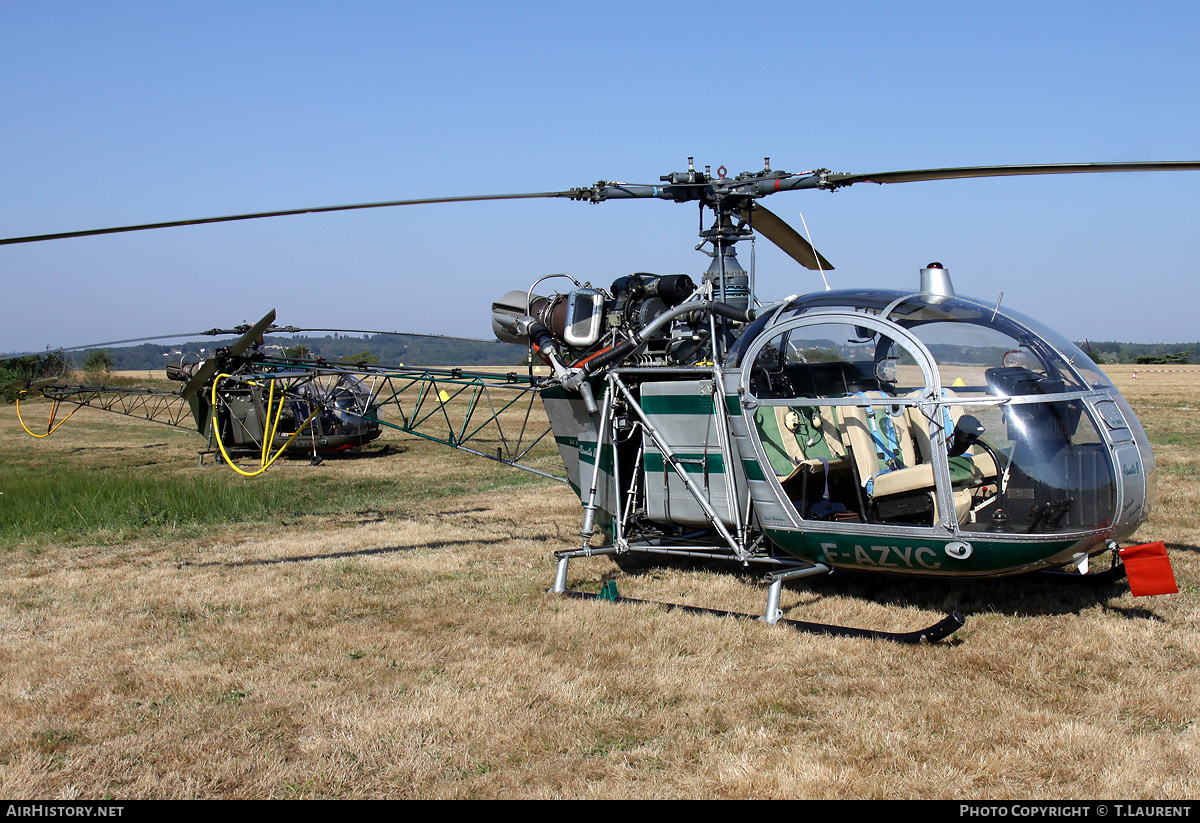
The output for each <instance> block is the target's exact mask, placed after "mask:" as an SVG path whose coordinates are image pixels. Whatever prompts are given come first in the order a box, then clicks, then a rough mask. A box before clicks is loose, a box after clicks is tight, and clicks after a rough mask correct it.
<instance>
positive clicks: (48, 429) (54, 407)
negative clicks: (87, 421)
mask: <svg viewBox="0 0 1200 823" xmlns="http://www.w3.org/2000/svg"><path fill="white" fill-rule="evenodd" d="M25 394H29V392H27V391H20V392H17V420H19V421H20V422H21V428H23V429H24V430H25V433H26V434H28V435H29V436H30V437H49V436H50V435H52V434H54V433H55V432H56V431H58V429H59V426H61V425H62V424H63V423H66V422H67V421H68V420H70V419H71V414H74V413H75V412H77V411H79V410H80V409H82V408H83V406H76V407H75V408H73V409H71V414H68V415H67V416H66V417H64V418H63V419H62V420H59V421H58V425H57V426H56V425H54V415H55V414H57V413H58V401H57V400H55V401H54V405H52V406H51V407H50V422H49V423H47V424H46V433H45V434H34V433H33V432H31V431H30V430H29V427H28V426H26V425H25V419H24V418H22V417H21V396H22V395H25Z"/></svg>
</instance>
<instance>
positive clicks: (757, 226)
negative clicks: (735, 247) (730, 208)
mask: <svg viewBox="0 0 1200 823" xmlns="http://www.w3.org/2000/svg"><path fill="white" fill-rule="evenodd" d="M742 220H745V221H746V222H748V223H750V224H751V226H753V227H754V230H755V231H756V232H758V233H759V234H761V235H762V236H763V237H765V238H767V239H768V240H770V241H771V242H772V243H774V244H775V245H776V246H779V248H781V249H783V250H784V252H786V253H787V255H788V256H789V257H791V258H792V259H793V260H795V261H796V262H797V263H799V264H800V265H801V266H804V267H805V268H806V269H813V270H820V271H832V270H833V265H832V264H831V263H830V262H829V261H828V260H826V259H825V257H824V256H823V255H822V254H821V253H820V252H819V251H817V250H816V249H814V248H813V247H812V244H811V243H809V242H808V241H807V240H805V239H804V238H803V237H801V236H800V232H798V231H796V230H795V229H793V228H792V227H791V226H789V225H788V224H787V221H785V220H784V219H783V218H782V217H780V216H779V215H777V214H775V213H774V212H772V211H770V210H769V209H768V208H767V207H766V206H764V205H762V204H761V203H755V204H754V209H753V211H751V210H750V209H743V210H742Z"/></svg>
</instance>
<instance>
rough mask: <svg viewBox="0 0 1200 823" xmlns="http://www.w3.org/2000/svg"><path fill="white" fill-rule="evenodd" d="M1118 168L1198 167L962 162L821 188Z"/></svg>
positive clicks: (829, 178) (1181, 167)
mask: <svg viewBox="0 0 1200 823" xmlns="http://www.w3.org/2000/svg"><path fill="white" fill-rule="evenodd" d="M1121 171H1200V162H1195V161H1190V160H1170V161H1165V162H1160V161H1149V162H1138V163H1044V164H1035V165H1025V166H962V167H959V168H945V169H913V170H911V171H884V172H876V173H874V174H839V173H830V174H827V175H825V177H824V180H823V181H822V182H821V186H820V187H821V188H825V189H837V188H841V187H842V186H850V185H853V184H855V183H914V182H917V181H921V180H958V179H962V178H968V177H1017V176H1020V175H1029V174H1087V173H1095V172H1121Z"/></svg>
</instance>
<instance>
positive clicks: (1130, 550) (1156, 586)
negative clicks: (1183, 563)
mask: <svg viewBox="0 0 1200 823" xmlns="http://www.w3.org/2000/svg"><path fill="white" fill-rule="evenodd" d="M1118 554H1120V555H1121V560H1122V562H1124V563H1125V574H1126V575H1127V576H1128V577H1129V591H1131V592H1132V593H1133V596H1134V597H1146V596H1147V595H1151V594H1174V593H1175V592H1177V591H1179V586H1177V585H1176V584H1175V572H1173V571H1172V570H1171V560H1170V558H1168V557H1167V547H1166V545H1164V544H1163V542H1162V541H1161V540H1160V541H1159V542H1157V543H1143V544H1141V545H1140V546H1126V547H1125V548H1123V549H1120V550H1119V551H1118Z"/></svg>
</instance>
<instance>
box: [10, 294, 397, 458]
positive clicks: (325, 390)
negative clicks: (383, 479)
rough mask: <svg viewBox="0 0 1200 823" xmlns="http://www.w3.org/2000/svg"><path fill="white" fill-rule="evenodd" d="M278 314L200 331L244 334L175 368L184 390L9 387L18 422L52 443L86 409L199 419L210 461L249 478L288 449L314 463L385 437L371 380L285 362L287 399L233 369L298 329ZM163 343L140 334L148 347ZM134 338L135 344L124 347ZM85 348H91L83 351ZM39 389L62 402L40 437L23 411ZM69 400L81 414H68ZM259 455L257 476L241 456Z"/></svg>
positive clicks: (163, 419) (173, 375)
mask: <svg viewBox="0 0 1200 823" xmlns="http://www.w3.org/2000/svg"><path fill="white" fill-rule="evenodd" d="M274 320H275V313H274V311H271V312H269V313H268V314H267V316H265V317H263V318H262V319H261V320H260V321H258V322H257V323H255V324H254V325H253V326H251V325H249V324H243V325H242V326H239V327H237V328H235V329H210V330H208V331H204V332H196V333H195V334H197V335H200V334H203V335H209V336H219V335H225V334H238V335H240V336H239V337H238V338H237V339H236V340H235V341H234V342H233V343H231V344H230V345H229V346H223V347H218V349H217V350H216V352H215V354H214V356H212V357H210V358H208V359H205V360H201V359H200V358H199V357H198V356H196V355H184V356H183V357H181V358H180V359H179V360H178V361H177V362H175V363H172V364H170V365H168V366H167V368H166V376H167V378H168V379H170V380H173V381H175V382H178V383H180V384H181V386H180V388H179V389H178V390H175V391H171V390H168V389H158V388H134V387H125V386H99V385H72V384H69V383H63V382H60V381H59V380H58V379H55V378H49V379H41V380H32V381H26V382H25V383H23V384H22V383H17V384H13V385H11V386H9V387H8V388H9V389H12V390H16V391H17V395H16V408H17V417H18V420H19V421H20V424H21V427H22V428H23V429H24V430H25V432H26V433H27V434H29V435H31V436H33V437H48V436H49V435H51V434H53V433H54V432H55V431H57V430H58V429H59V428H60V427H61V426H62V425H63V424H64V423H66V421H67V420H68V419H69V418H70V416H71V415H73V414H74V413H75V411H77V410H78V409H79V408H83V407H85V406H87V407H92V408H97V409H101V410H103V411H108V412H114V413H117V414H122V415H125V416H128V417H137V418H141V419H145V420H149V421H151V422H155V423H161V424H164V425H168V426H172V427H177V426H180V425H185V424H186V421H187V418H188V417H189V416H190V417H191V418H192V419H193V421H194V423H195V426H196V429H197V431H198V432H199V433H200V435H201V436H202V437H204V438H205V440H206V441H207V448H206V449H203V450H201V451H200V452H199V457H200V462H201V464H203V462H204V458H205V456H206V455H210V454H212V455H219V456H220V458H222V459H223V460H224V462H225V463H226V464H227V465H229V466H230V467H232V468H233V469H234V470H235V471H238V472H240V473H242V474H261V473H262V472H263V471H265V470H266V469H267V468H268V467H269V466H270V464H271V463H273V462H274V461H275V460H276V459H278V458H279V457H280V456H281V455H283V454H285V453H290V454H302V455H311V459H312V461H313V463H314V464H318V463H320V462H321V460H322V459H323V458H322V456H321V455H326V454H330V453H336V452H342V451H345V450H347V449H354V448H358V447H361V446H364V445H366V444H367V443H370V442H371V441H372V440H375V439H376V438H378V437H379V435H380V434H381V433H382V430H381V429H380V427H379V425H378V423H376V422H374V421H373V420H372V416H373V411H374V410H373V405H372V403H373V400H372V397H373V392H372V391H371V389H370V387H369V386H367V385H366V384H365V383H363V381H362V380H361V379H359V378H358V377H356V376H354V375H352V374H346V373H338V372H337V371H336V370H325V371H322V372H317V371H314V370H313V368H312V366H314V365H320V364H321V361H315V360H311V359H302V358H284V359H283V361H282V364H281V366H282V367H283V368H291V369H293V370H295V371H296V372H297V374H298V375H301V377H300V378H299V379H298V380H293V381H291V385H290V387H289V388H290V390H289V391H288V392H287V394H286V396H285V395H284V394H283V393H282V392H281V393H280V395H279V398H278V400H276V398H275V393H274V388H275V386H274V384H273V383H270V382H263V381H256V380H253V379H250V378H247V377H246V376H245V375H244V374H243V375H242V376H241V377H239V378H238V379H231V378H232V375H230V374H228V372H244V371H245V364H247V363H248V362H251V361H252V360H254V359H257V353H258V352H259V349H260V348H261V346H262V344H263V341H264V338H263V335H264V333H265V332H268V331H286V332H294V331H298V329H295V328H293V327H288V328H280V327H278V326H275V325H274ZM147 339H159V338H139V339H138V341H141V340H147ZM117 342H130V341H117ZM79 348H85V347H79ZM30 392H34V393H37V394H39V395H41V396H43V397H45V398H46V399H48V400H50V401H52V403H53V405H52V406H51V411H50V416H49V420H48V422H47V423H46V430H45V432H44V433H39V432H35V431H33V430H32V429H31V428H30V427H29V425H28V424H27V423H26V421H25V419H24V417H23V416H22V414H21V406H20V402H21V397H22V396H24V395H25V394H28V393H30ZM61 404H67V405H69V406H74V407H75V408H74V409H73V410H72V411H71V412H70V413H68V414H67V415H65V416H64V417H62V418H61V419H59V418H58V416H57V415H58V410H59V407H60V405H61ZM247 456H255V457H258V458H259V460H260V463H259V468H258V469H257V470H256V471H254V472H252V473H251V472H247V471H245V470H243V469H241V468H240V467H239V466H238V465H237V463H236V462H235V458H240V457H247Z"/></svg>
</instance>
